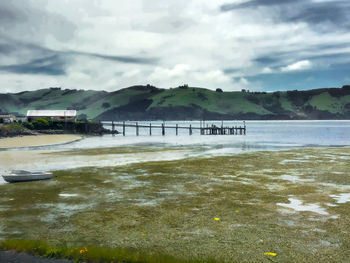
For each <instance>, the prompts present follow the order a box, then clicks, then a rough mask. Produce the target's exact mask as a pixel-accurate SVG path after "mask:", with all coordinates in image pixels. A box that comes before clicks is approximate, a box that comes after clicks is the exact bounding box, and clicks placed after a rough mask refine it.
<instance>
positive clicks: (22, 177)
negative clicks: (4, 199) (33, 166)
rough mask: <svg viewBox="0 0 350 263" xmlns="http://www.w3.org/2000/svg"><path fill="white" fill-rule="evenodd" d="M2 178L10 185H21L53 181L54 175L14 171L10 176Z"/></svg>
mask: <svg viewBox="0 0 350 263" xmlns="http://www.w3.org/2000/svg"><path fill="white" fill-rule="evenodd" d="M2 177H3V178H4V180H5V181H6V182H8V183H19V182H29V181H39V180H46V179H51V178H52V177H53V174H52V173H48V172H29V171H24V170H13V171H12V172H11V173H10V174H8V175H3V176H2Z"/></svg>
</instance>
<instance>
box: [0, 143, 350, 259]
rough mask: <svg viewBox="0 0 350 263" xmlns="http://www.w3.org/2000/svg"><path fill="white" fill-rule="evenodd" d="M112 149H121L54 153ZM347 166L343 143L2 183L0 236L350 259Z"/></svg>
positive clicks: (180, 254)
mask: <svg viewBox="0 0 350 263" xmlns="http://www.w3.org/2000/svg"><path fill="white" fill-rule="evenodd" d="M132 151H134V152H135V153H137V152H138V147H136V146H135V147H132V150H130V149H129V150H128V153H131V152H132ZM140 151H142V152H143V153H144V154H147V147H140ZM149 151H150V154H152V152H153V150H152V149H150V150H149ZM111 152H112V153H113V154H115V158H117V155H118V152H122V153H125V149H124V150H123V149H122V150H120V151H119V150H117V149H115V150H112V149H108V150H106V149H100V150H98V149H94V150H88V151H81V152H79V151H77V150H74V151H72V152H69V151H67V152H61V153H60V152H58V153H55V155H62V156H70V155H72V156H76V155H82V156H89V157H92V156H95V157H96V156H101V157H103V156H104V154H108V153H111ZM349 167H350V148H342V147H339V148H304V149H295V150H287V151H269V152H252V153H244V154H238V155H231V156H219V157H206V158H200V157H192V158H187V159H180V160H169V161H152V160H147V161H145V162H138V163H130V164H125V165H118V166H106V167H97V166H96V167H94V166H93V167H82V168H77V169H69V170H60V171H54V179H53V180H50V181H42V182H32V183H24V184H13V185H9V184H6V185H0V218H1V221H0V238H1V239H29V240H45V241H48V242H49V243H50V244H52V245H58V246H60V245H68V246H84V245H93V246H104V247H110V248H128V249H136V250H147V251H155V252H160V253H164V254H168V255H171V256H175V257H177V258H185V259H188V258H215V259H217V260H220V261H224V262H269V261H270V260H273V261H275V262H347V260H348V259H349V258H350V235H349V229H348V226H349V225H350V177H349ZM63 168H65V167H62V169H63ZM266 252H273V253H277V255H276V256H275V257H270V256H268V255H264V253H266Z"/></svg>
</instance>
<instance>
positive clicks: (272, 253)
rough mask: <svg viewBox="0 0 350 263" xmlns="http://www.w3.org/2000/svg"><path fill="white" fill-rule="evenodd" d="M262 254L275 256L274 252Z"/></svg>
mask: <svg viewBox="0 0 350 263" xmlns="http://www.w3.org/2000/svg"><path fill="white" fill-rule="evenodd" d="M264 255H266V256H273V257H275V256H277V253H274V252H265V253H264Z"/></svg>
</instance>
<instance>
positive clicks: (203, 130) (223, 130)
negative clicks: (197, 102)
mask: <svg viewBox="0 0 350 263" xmlns="http://www.w3.org/2000/svg"><path fill="white" fill-rule="evenodd" d="M102 123H103V125H104V126H111V128H112V134H115V133H122V134H123V135H124V136H125V135H126V128H135V134H136V136H139V134H140V132H139V131H140V128H143V129H147V130H148V133H149V135H152V131H153V130H155V129H160V130H161V133H162V135H163V136H165V134H166V131H167V130H169V129H172V130H175V134H176V135H179V130H188V134H189V135H192V134H193V131H195V130H199V131H200V135H246V131H247V127H246V125H245V121H244V122H243V126H224V125H223V123H222V125H221V126H216V125H214V124H211V125H209V124H204V123H203V124H202V122H201V123H200V127H196V126H192V124H189V125H188V126H186V125H184V124H181V125H178V124H175V125H165V123H161V124H152V123H149V124H139V123H138V122H133V123H131V122H128V123H127V122H125V121H123V122H115V121H111V122H102ZM116 127H120V128H122V131H121V132H119V131H118V132H117V130H116Z"/></svg>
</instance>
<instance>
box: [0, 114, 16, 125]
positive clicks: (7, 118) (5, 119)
mask: <svg viewBox="0 0 350 263" xmlns="http://www.w3.org/2000/svg"><path fill="white" fill-rule="evenodd" d="M14 121H16V116H14V115H12V114H3V115H1V114H0V123H11V122H14Z"/></svg>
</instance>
